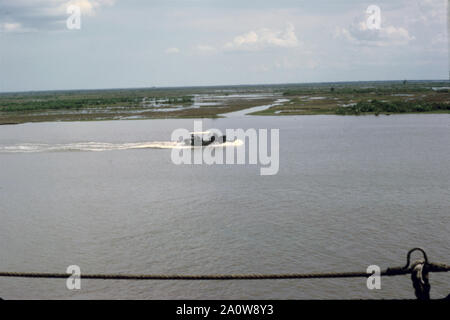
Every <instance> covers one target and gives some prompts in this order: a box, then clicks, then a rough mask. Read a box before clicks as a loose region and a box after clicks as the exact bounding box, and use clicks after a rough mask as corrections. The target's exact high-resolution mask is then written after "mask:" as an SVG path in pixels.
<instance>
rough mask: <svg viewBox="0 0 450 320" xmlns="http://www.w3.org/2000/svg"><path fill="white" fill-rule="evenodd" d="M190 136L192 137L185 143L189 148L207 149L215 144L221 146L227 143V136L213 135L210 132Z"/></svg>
mask: <svg viewBox="0 0 450 320" xmlns="http://www.w3.org/2000/svg"><path fill="white" fill-rule="evenodd" d="M189 134H190V135H191V137H190V138H189V139H185V140H184V143H185V144H186V145H188V146H203V147H205V146H209V145H210V144H213V143H217V144H221V143H225V142H227V136H225V135H223V136H218V135H217V134H215V133H213V134H211V132H210V131H201V132H189Z"/></svg>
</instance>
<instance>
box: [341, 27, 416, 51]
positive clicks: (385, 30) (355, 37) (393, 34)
mask: <svg viewBox="0 0 450 320" xmlns="http://www.w3.org/2000/svg"><path fill="white" fill-rule="evenodd" d="M335 37H336V38H342V39H345V40H347V41H349V42H350V43H353V44H357V45H369V46H370V45H372V46H389V45H405V44H408V43H409V42H410V41H411V40H414V39H415V38H414V37H413V36H411V35H410V34H409V32H408V30H407V29H405V28H403V27H394V26H390V25H389V26H381V28H380V29H369V28H368V27H367V24H366V22H365V21H364V22H360V23H357V24H352V25H351V26H350V27H349V28H337V29H336V33H335Z"/></svg>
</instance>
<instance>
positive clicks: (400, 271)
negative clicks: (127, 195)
mask: <svg viewBox="0 0 450 320" xmlns="http://www.w3.org/2000/svg"><path fill="white" fill-rule="evenodd" d="M427 266H428V271H429V272H448V271H450V265H445V264H439V263H428V265H427ZM411 272H412V269H411V268H408V267H406V268H405V267H397V268H388V269H386V270H383V271H381V273H380V275H381V276H398V275H405V274H411ZM371 275H372V274H369V273H367V272H326V273H284V274H283V273H282V274H210V275H181V274H81V276H80V277H81V278H83V279H101V280H269V279H272V280H280V279H320V278H322V279H324V278H367V277H370V276H371ZM69 276H70V274H67V273H37V272H0V277H9V278H64V279H67V278H68V277H69Z"/></svg>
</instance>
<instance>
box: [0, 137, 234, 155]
mask: <svg viewBox="0 0 450 320" xmlns="http://www.w3.org/2000/svg"><path fill="white" fill-rule="evenodd" d="M242 144H243V142H242V141H241V140H235V141H232V142H230V141H227V142H225V143H220V144H219V143H218V144H212V145H209V146H207V147H202V146H194V147H192V146H187V145H185V144H184V143H182V142H174V141H148V142H132V143H107V142H76V143H64V144H45V143H22V144H15V145H0V153H35V152H67V151H94V152H95V151H97V152H99V151H112V150H130V149H190V148H217V147H232V146H239V145H242Z"/></svg>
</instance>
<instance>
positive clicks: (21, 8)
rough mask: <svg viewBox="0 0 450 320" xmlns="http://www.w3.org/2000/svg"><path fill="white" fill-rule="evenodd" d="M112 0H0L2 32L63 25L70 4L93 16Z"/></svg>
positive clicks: (0, 26)
mask: <svg viewBox="0 0 450 320" xmlns="http://www.w3.org/2000/svg"><path fill="white" fill-rule="evenodd" d="M114 2H115V1H114V0H68V1H61V0H38V1H35V0H14V1H10V0H0V8H1V9H2V10H0V20H2V21H4V22H3V23H2V24H1V25H0V31H2V32H24V31H37V30H42V29H49V28H55V24H59V26H60V27H64V26H65V20H66V19H67V17H68V16H69V15H68V13H67V8H68V7H69V6H70V5H76V6H79V7H80V11H81V15H82V16H83V15H86V16H94V15H95V14H96V13H97V11H98V9H99V8H100V7H102V6H106V5H113V4H114Z"/></svg>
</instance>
